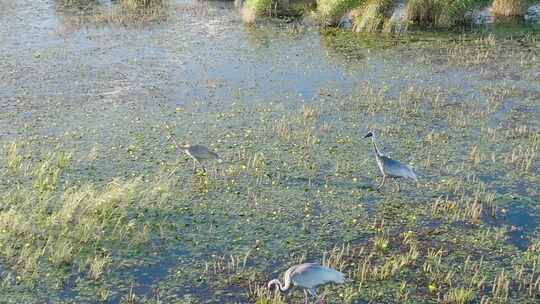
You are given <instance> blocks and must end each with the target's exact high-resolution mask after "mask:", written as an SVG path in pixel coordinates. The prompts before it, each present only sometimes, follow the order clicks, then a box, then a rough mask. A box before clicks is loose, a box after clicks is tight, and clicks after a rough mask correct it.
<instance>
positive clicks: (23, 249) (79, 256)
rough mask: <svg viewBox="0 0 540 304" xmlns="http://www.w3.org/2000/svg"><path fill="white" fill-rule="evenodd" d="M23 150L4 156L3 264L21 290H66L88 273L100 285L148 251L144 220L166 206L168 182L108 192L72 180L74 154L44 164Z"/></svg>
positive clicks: (122, 185) (115, 186)
mask: <svg viewBox="0 0 540 304" xmlns="http://www.w3.org/2000/svg"><path fill="white" fill-rule="evenodd" d="M23 151H24V150H23V148H21V147H19V145H17V144H12V145H10V146H9V147H8V148H7V149H6V151H5V153H3V154H2V159H1V161H0V164H1V163H6V164H8V168H9V169H8V170H0V177H1V178H2V179H3V180H5V181H7V185H5V186H3V187H2V188H1V189H0V197H1V198H2V200H1V201H0V231H1V233H0V259H1V260H2V263H3V264H4V265H5V266H6V267H7V268H8V269H9V270H11V271H14V272H15V273H17V280H18V281H19V282H27V283H32V282H34V281H36V280H38V279H39V278H44V277H48V278H50V279H52V280H53V281H55V282H56V283H55V284H58V282H60V285H61V282H63V281H64V280H66V279H67V278H68V277H69V276H70V274H73V273H80V274H81V275H83V276H86V277H88V278H90V279H92V280H98V279H100V278H101V277H102V276H103V275H104V274H106V273H107V272H108V270H109V269H110V267H112V265H115V263H114V262H116V261H118V260H119V259H120V258H121V257H123V258H125V255H127V254H128V252H129V251H137V250H144V249H143V245H144V244H147V242H148V233H149V230H150V229H149V225H148V224H147V222H146V221H145V220H143V219H141V216H143V215H144V213H145V210H150V209H151V208H152V207H155V206H156V204H157V205H159V204H160V203H162V202H164V200H166V197H167V196H166V195H165V196H162V193H163V192H162V191H161V190H159V189H162V190H164V189H166V188H167V186H164V185H163V184H162V183H161V182H157V183H153V182H143V181H142V180H141V179H140V178H134V179H131V180H126V181H122V180H113V181H112V182H110V183H109V184H106V185H104V186H96V185H94V184H92V183H80V184H79V183H74V182H71V181H70V179H69V171H70V163H71V159H72V155H71V153H65V152H57V153H49V154H47V155H44V156H41V157H40V158H37V157H34V156H32V153H31V152H29V151H28V152H23Z"/></svg>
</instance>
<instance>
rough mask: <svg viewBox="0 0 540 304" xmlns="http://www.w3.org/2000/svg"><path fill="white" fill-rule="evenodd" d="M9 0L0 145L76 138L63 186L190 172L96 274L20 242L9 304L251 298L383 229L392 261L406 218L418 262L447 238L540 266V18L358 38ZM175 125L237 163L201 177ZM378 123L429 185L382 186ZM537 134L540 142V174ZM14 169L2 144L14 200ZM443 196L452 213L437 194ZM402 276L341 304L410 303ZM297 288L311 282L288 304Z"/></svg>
mask: <svg viewBox="0 0 540 304" xmlns="http://www.w3.org/2000/svg"><path fill="white" fill-rule="evenodd" d="M1 5H3V6H4V9H3V10H2V11H3V12H4V13H0V25H1V26H0V45H2V57H1V58H0V71H1V73H0V108H1V109H2V111H1V112H0V130H1V131H0V135H1V141H2V142H1V144H2V145H7V144H8V143H9V142H11V141H20V142H23V143H24V145H26V146H28V147H32V149H33V152H31V153H30V156H28V157H26V158H25V159H28V161H29V162H35V163H40V162H41V160H42V159H44V158H45V156H44V154H45V153H46V152H48V151H50V150H55V149H61V150H65V151H71V152H72V153H73V162H72V166H71V168H70V169H69V170H68V172H67V173H66V174H65V176H64V177H63V178H64V180H65V183H66V187H68V186H67V185H72V184H75V185H77V184H85V183H90V184H92V185H95V187H97V188H98V189H100V188H99V187H102V186H103V185H105V184H108V183H110V182H111V180H112V179H113V178H122V179H124V180H127V179H130V178H133V177H136V176H142V179H143V180H144V181H145V182H148V181H151V180H152V179H153V178H154V177H156V176H157V175H159V172H160V170H165V171H166V172H167V175H168V176H169V177H171V176H172V177H173V178H176V179H178V181H177V182H176V183H174V187H171V188H170V189H169V193H170V195H171V197H170V198H168V200H167V201H166V202H167V204H164V205H160V204H157V203H156V204H154V203H152V202H150V203H149V204H148V205H145V206H144V208H143V207H138V206H135V207H130V209H129V212H128V215H127V216H128V217H129V219H130V220H133V221H134V222H131V221H129V222H128V223H134V224H133V225H135V226H136V227H138V226H137V225H139V224H140V226H143V223H144V224H146V225H147V232H145V233H147V234H145V235H147V237H148V240H147V241H146V242H143V245H142V246H141V248H139V247H137V246H134V247H133V248H131V247H129V246H128V245H126V243H129V240H113V241H109V242H104V243H100V244H99V245H96V246H98V247H99V246H102V247H103V249H102V250H103V252H106V253H108V254H109V255H110V256H111V259H112V261H113V262H112V263H111V265H110V266H109V268H108V269H107V271H106V272H105V274H104V275H103V276H101V277H100V278H99V279H92V278H91V277H90V276H88V274H87V272H88V270H86V269H78V268H77V267H76V265H77V264H76V263H75V262H74V264H73V266H72V267H70V266H65V267H64V266H62V267H55V266H51V265H49V264H47V262H45V260H47V259H46V258H45V257H43V259H44V261H43V262H42V263H41V264H40V266H39V267H38V268H37V269H38V270H36V273H38V274H42V273H48V272H49V271H51V273H53V275H51V276H52V277H53V278H49V277H47V278H39V279H37V280H35V279H34V280H30V279H28V280H27V279H26V277H25V275H23V274H22V271H21V269H20V268H18V267H17V266H16V265H15V264H14V263H13V262H12V260H10V257H9V255H8V253H7V251H2V252H3V253H2V254H3V255H2V263H3V265H5V266H2V267H1V271H2V275H3V278H6V277H8V274H9V277H10V278H11V277H17V275H18V274H19V273H21V275H20V278H19V279H17V280H19V281H17V280H16V281H17V283H16V284H15V283H9V282H11V281H10V280H11V279H10V280H7V279H5V280H4V283H3V285H2V289H0V291H1V292H2V294H4V296H5V297H4V298H6V299H8V301H11V302H20V301H26V302H39V301H40V299H41V300H42V299H44V298H47V297H50V299H51V301H64V302H70V301H86V302H95V301H97V300H98V299H102V298H103V297H105V296H103V294H107V296H106V297H105V298H106V301H108V302H111V303H118V302H121V301H127V300H128V299H137V300H139V301H142V300H144V299H146V300H153V301H158V299H159V300H161V301H165V302H173V301H180V302H181V303H199V302H204V303H224V302H241V303H252V302H255V301H257V299H258V300H259V301H261V299H262V297H259V298H257V296H256V295H254V293H253V292H249V290H250V288H251V289H252V290H253V289H255V287H261V286H264V285H265V283H266V281H267V280H268V279H270V278H271V277H276V276H278V275H279V274H280V273H281V272H282V271H284V270H285V269H286V268H287V267H288V266H290V265H292V264H294V263H295V262H300V261H305V260H317V261H321V260H322V258H323V256H325V252H326V254H328V252H329V251H330V250H332V248H334V247H336V248H341V247H342V246H347V244H350V246H352V247H353V248H355V249H353V251H354V250H356V249H357V248H359V247H361V246H366V248H369V249H370V248H372V247H373V246H372V244H373V242H374V241H373V240H374V238H376V237H379V236H381V234H382V235H388V237H389V239H390V241H389V242H390V245H389V246H390V249H389V251H382V253H378V254H380V257H378V258H379V259H382V260H384V259H386V258H391V256H393V255H399V254H402V253H403V252H404V251H407V249H406V248H407V246H408V245H406V244H405V243H402V242H401V239H400V236H399V235H400V234H402V233H406V232H407V231H412V232H415V233H416V234H417V235H418V248H419V249H420V251H421V252H422V253H421V255H420V256H421V257H420V258H419V261H418V262H417V263H416V264H418V265H421V264H422V263H421V262H422V261H423V260H422V259H424V258H425V256H426V254H427V252H428V251H429V250H430V249H439V248H442V249H443V250H444V251H445V252H446V254H445V259H446V260H445V262H444V263H447V264H445V265H447V266H448V268H454V267H460V266H462V264H459V263H460V262H462V261H461V260H462V259H464V258H465V257H466V256H472V257H473V259H476V258H478V259H480V256H482V255H484V256H486V262H485V263H486V265H487V266H486V267H487V268H488V269H486V270H485V271H486V276H488V278H489V280H488V281H490V282H491V281H492V276H493V274H494V273H497V272H498V271H500V270H503V269H505V270H506V271H511V269H510V268H509V266H508V263H507V261H509V260H512V261H513V264H524V265H525V266H526V267H529V268H527V270H528V271H532V272H533V274H532V275H533V276H536V275H538V274H537V273H534V270H531V269H532V266H530V264H527V263H530V259H529V258H528V255H527V254H529V253H530V252H532V254H537V253H538V252H537V251H535V250H537V249H535V248H536V247H534V244H538V242H539V240H538V235H539V233H540V231H539V226H538V223H539V221H540V216H539V214H540V210H539V208H540V205H539V204H538V197H539V192H538V187H537V185H538V182H539V176H540V174H539V173H540V165H539V163H538V160H539V156H538V153H539V151H538V148H539V147H538V146H539V145H538V144H535V143H536V142H537V141H539V140H540V139H538V138H537V137H535V136H538V134H539V130H540V108H539V98H540V81H539V79H540V77H539V75H540V64H539V59H540V51H539V50H540V42H539V41H540V40H539V39H540V38H539V36H538V29H537V27H536V26H535V25H531V24H529V23H520V24H518V25H512V26H505V25H498V26H496V27H489V28H487V29H477V31H478V32H480V33H468V34H467V35H464V34H456V33H416V34H408V35H404V36H398V37H392V36H373V35H366V36H362V35H355V34H352V33H348V32H342V31H334V30H325V31H322V30H319V29H318V28H315V27H312V26H308V25H305V24H303V23H301V22H293V23H287V22H280V21H277V20H266V21H263V22H262V23H260V24H258V25H256V26H254V27H246V26H244V25H243V24H242V22H241V19H240V15H239V13H238V11H237V10H236V9H235V8H234V5H233V3H232V2H231V3H229V2H213V1H210V2H199V1H189V0H186V1H175V2H173V3H171V4H170V7H168V9H167V13H166V14H165V15H163V16H159V20H160V22H155V21H152V20H150V21H147V22H141V21H140V20H138V19H137V18H135V19H123V21H122V23H115V22H104V21H103V19H99V18H97V17H95V16H94V15H93V14H97V13H96V12H95V11H94V13H88V11H87V10H85V11H83V12H79V11H77V10H73V9H68V10H66V9H64V8H62V7H61V6H60V5H58V4H57V3H56V2H54V1H43V0H41V1H19V2H16V3H7V4H6V3H4V2H2V4H1ZM92 9H96V8H92ZM97 9H103V8H102V7H99V6H98V8H97ZM512 31H514V32H515V33H516V34H514V35H512V36H510V35H509V34H508V32H512ZM164 124H168V125H169V126H170V127H171V128H172V130H173V132H174V133H175V134H176V136H177V137H178V138H179V139H181V141H190V142H200V143H203V144H207V145H209V146H211V147H212V149H215V150H217V151H218V152H219V153H220V154H221V155H222V156H223V158H224V159H225V163H224V164H222V165H219V166H218V165H216V164H212V165H210V168H209V170H208V171H209V172H210V173H209V174H208V176H205V175H201V174H198V175H193V173H192V172H191V162H189V161H188V159H187V158H185V157H184V156H183V155H182V156H178V154H177V152H176V151H175V150H174V148H173V147H172V146H171V143H170V142H168V141H167V139H166V133H165V132H164V131H163V127H164ZM523 127H525V129H523ZM368 128H375V129H376V130H377V132H378V134H380V136H379V138H378V140H379V145H381V148H382V150H383V151H384V152H387V153H388V154H389V155H390V156H392V157H395V158H397V159H399V160H402V161H404V162H407V163H411V164H412V165H413V166H414V167H415V170H416V171H417V173H418V175H419V176H420V181H419V183H418V184H417V185H414V184H413V183H410V182H403V181H400V182H399V183H400V184H401V190H400V191H399V192H397V191H396V187H395V183H389V185H387V186H386V188H385V189H386V190H385V192H384V193H383V194H381V193H377V192H375V191H373V188H374V187H375V185H376V183H377V182H378V181H379V174H378V171H377V168H376V165H375V162H374V159H373V158H372V154H371V147H370V144H369V142H367V141H365V140H362V136H363V135H364V133H365V131H366V130H367V129H368ZM520 128H522V129H520ZM535 138H536V139H535ZM474 146H476V148H473V147H474ZM520 147H521V148H524V149H526V148H529V149H531V151H533V152H531V153H532V155H533V156H532V157H531V165H530V166H529V167H528V169H527V170H524V169H523V168H522V163H521V162H520V159H521V158H525V157H527V156H526V155H522V154H519V153H520V151H522V150H519V148H520ZM516 153H518V154H519V155H518V156H515V155H516ZM513 155H514V156H515V157H514V158H513ZM527 155H528V154H527ZM475 159H476V160H475ZM8 167H9V165H8V162H7V161H5V159H2V162H1V163H0V168H1V173H2V177H3V181H2V183H0V189H1V190H2V191H3V192H2V195H3V196H5V197H7V196H8V193H10V192H9V191H11V190H13V189H16V188H17V187H18V186H15V184H13V180H16V178H13V176H11V175H10V174H11V173H10V172H11V171H9V170H8ZM68 181H69V183H68ZM63 185H64V184H63ZM160 187H161V186H160ZM62 189H63V188H59V189H58V192H59V193H61V192H62V191H63V190H62ZM490 193H493V194H494V202H495V205H496V210H495V211H494V215H495V216H494V217H493V216H492V214H491V213H490V211H489V207H490V206H491V205H489V203H487V202H488V201H489V200H490V199H489V194H490ZM437 198H446V199H447V201H445V202H443V203H442V205H443V206H449V207H444V208H443V207H440V206H439V207H437V206H438V205H437V203H436V200H437ZM469 200H470V201H479V202H480V203H479V204H481V205H482V204H485V205H483V208H484V210H483V211H482V212H481V214H480V215H481V216H480V217H475V216H473V215H470V214H469V213H467V212H469V209H467V208H466V204H467V202H469ZM6 201H7V199H6ZM453 202H457V203H456V205H455V206H454V207H452V206H453V205H452V203H453ZM11 207H12V206H5V205H4V204H3V205H2V211H1V212H3V213H4V212H7V210H9V209H10V208H11ZM131 208H132V209H131ZM132 213H133V214H132ZM116 220H118V223H122V220H123V218H119V219H116V218H112V219H111V222H113V223H116V222H115V221H116ZM381 222H382V223H384V224H382V223H381ZM113 226H114V225H113ZM141 229H142V228H141ZM145 229H146V228H145ZM143 230H144V229H143ZM145 231H146V230H145ZM456 240H457V241H456ZM3 242H7V241H5V240H4V241H3ZM2 248H4V247H2ZM531 248H532V249H531ZM2 250H4V249H2ZM490 250H491V251H492V252H493V253H492V255H489V253H490ZM231 256H233V257H232V258H231ZM487 257H489V258H487ZM361 258H362V257H361V256H354V254H351V255H350V257H348V258H347V262H346V263H345V266H344V268H343V270H344V271H346V272H347V273H348V275H349V276H350V277H352V279H353V280H358V278H357V277H356V276H355V275H354V269H355V267H356V265H359V264H360V263H361V262H360V259H361ZM231 259H232V260H234V259H238V260H239V261H240V262H230V260H231ZM355 259H358V260H355ZM425 259H426V261H427V260H429V259H428V258H425ZM523 261H525V262H523ZM228 263H232V266H231V265H230V264H228ZM235 263H236V264H235ZM426 263H427V262H426ZM239 265H242V266H241V267H240V266H239ZM412 267H413V266H411V269H412V272H415V271H414V268H412ZM403 271H404V273H406V272H407V271H406V270H403ZM409 275H410V274H404V277H405V278H407V279H409V280H414V281H416V282H420V283H418V284H419V285H418V286H417V287H416V288H414V290H413V289H411V290H410V293H411V295H410V300H416V301H436V300H437V299H438V298H441V297H443V296H447V294H445V290H446V289H447V290H450V289H451V287H454V286H456V285H457V286H462V285H467V284H468V283H467V284H465V283H464V282H465V281H466V280H465V279H464V278H466V277H467V273H463V274H461V276H460V274H456V275H455V276H457V277H458V278H457V279H456V281H455V282H453V284H449V286H446V285H444V284H446V283H442V282H441V283H440V284H441V288H440V290H439V291H437V292H434V293H430V292H427V291H426V284H427V283H426V284H424V281H425V280H428V278H429V280H432V279H434V278H435V277H436V276H435V277H429V276H427V275H426V276H419V277H418V278H417V277H415V275H414V274H413V275H410V276H409ZM515 280H516V282H517V278H516V279H515ZM28 281H30V282H28ZM58 281H60V282H61V283H58ZM400 281H401V278H399V277H397V276H391V277H389V278H386V279H385V280H382V282H384V284H379V282H378V280H374V281H372V282H371V284H374V286H371V290H370V287H368V288H366V287H361V286H360V285H359V284H356V285H355V284H351V285H349V286H346V287H344V289H341V290H340V289H339V288H337V287H332V288H329V289H326V292H327V293H328V295H327V297H326V299H327V301H328V302H330V303H342V302H352V303H361V302H365V301H379V302H399V301H402V300H403V299H401V300H399V299H398V298H395V297H394V296H391V294H392V295H393V294H394V293H396V292H397V290H399V287H398V286H397V285H398V284H399V283H400ZM6 282H8V283H6ZM364 284H370V283H364ZM516 284H517V283H516ZM353 285H354V286H353ZM357 285H358V286H357ZM359 286H360V287H359ZM364 286H365V285H364ZM368 286H369V285H368ZM444 286H446V287H447V288H446V289H445V288H443V287H444ZM34 287H35V288H34ZM345 288H347V289H345ZM354 288H358V290H356V289H354ZM366 289H367V291H366ZM485 289H486V290H491V286H488V287H487V288H485ZM344 290H345V291H344ZM475 292H476V291H475ZM482 295H483V294H480V291H478V292H477V293H476V294H475V298H474V299H475V300H478V301H479V299H480V298H481V296H482ZM486 296H493V294H489V293H487V294H486ZM538 296H540V294H539V293H538V292H536V291H535V292H533V294H532V295H525V294H521V293H517V294H515V295H513V297H514V298H513V299H514V300H516V301H523V302H526V301H530V300H533V301H534V300H535V299H538ZM300 300H301V294H300V293H293V294H292V295H290V296H289V300H288V301H289V302H294V303H296V302H297V301H300ZM259 303H270V302H259Z"/></svg>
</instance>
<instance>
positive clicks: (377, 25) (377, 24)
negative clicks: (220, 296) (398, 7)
mask: <svg viewBox="0 0 540 304" xmlns="http://www.w3.org/2000/svg"><path fill="white" fill-rule="evenodd" d="M392 4H393V1H392V0H370V1H368V2H367V3H366V4H365V5H364V6H362V8H361V9H360V11H361V13H360V15H359V16H358V17H357V18H356V20H354V27H353V28H354V30H355V31H356V32H377V31H380V30H382V28H383V26H384V24H385V22H387V20H388V18H387V13H388V11H389V10H390V9H391V8H392Z"/></svg>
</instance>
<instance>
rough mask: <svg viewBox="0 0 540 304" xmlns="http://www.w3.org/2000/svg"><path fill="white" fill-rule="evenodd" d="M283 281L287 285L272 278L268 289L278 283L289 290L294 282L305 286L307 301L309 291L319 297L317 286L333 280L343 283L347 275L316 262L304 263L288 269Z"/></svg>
mask: <svg viewBox="0 0 540 304" xmlns="http://www.w3.org/2000/svg"><path fill="white" fill-rule="evenodd" d="M283 281H284V282H285V285H283V284H282V283H281V282H280V281H279V280H278V279H273V280H271V281H270V282H268V289H270V288H272V286H273V285H277V287H278V288H279V290H281V291H287V290H288V289H289V288H290V287H291V283H292V284H294V285H295V286H298V287H302V288H304V294H305V295H306V303H307V301H308V295H307V293H308V292H309V294H310V295H312V296H314V297H317V293H316V291H315V288H317V286H319V285H324V284H326V283H331V282H334V283H338V284H341V283H343V282H344V281H345V275H344V274H343V273H341V272H339V271H337V270H334V269H332V268H328V267H324V266H321V265H319V264H316V263H304V264H300V265H295V266H292V267H291V268H289V269H287V271H285V274H284V275H283Z"/></svg>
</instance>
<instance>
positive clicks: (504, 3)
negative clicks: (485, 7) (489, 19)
mask: <svg viewBox="0 0 540 304" xmlns="http://www.w3.org/2000/svg"><path fill="white" fill-rule="evenodd" d="M524 2H525V1H523V0H494V1H493V4H492V5H491V12H492V13H493V14H494V15H499V16H521V15H523V14H525V8H526V7H525V3H524Z"/></svg>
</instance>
